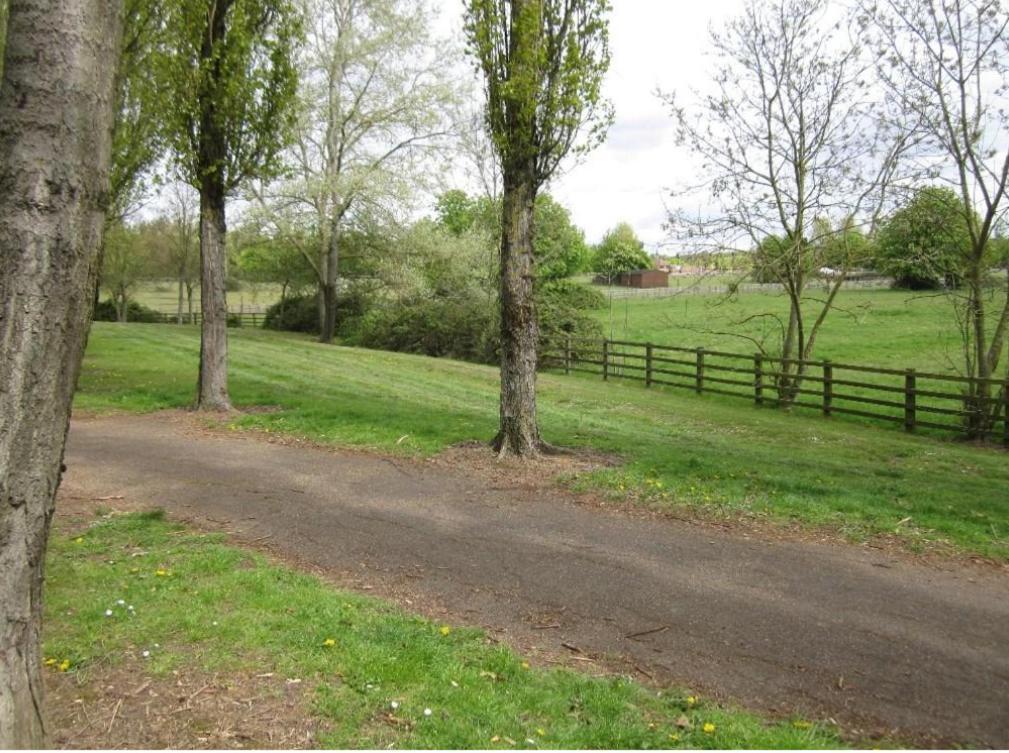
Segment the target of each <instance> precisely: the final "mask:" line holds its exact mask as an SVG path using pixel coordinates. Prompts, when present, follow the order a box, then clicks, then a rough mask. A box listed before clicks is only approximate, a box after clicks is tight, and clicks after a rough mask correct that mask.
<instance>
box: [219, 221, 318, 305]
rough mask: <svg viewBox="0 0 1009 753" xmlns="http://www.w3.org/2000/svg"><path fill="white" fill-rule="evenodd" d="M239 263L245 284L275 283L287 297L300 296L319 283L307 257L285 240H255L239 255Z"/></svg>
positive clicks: (238, 266)
mask: <svg viewBox="0 0 1009 753" xmlns="http://www.w3.org/2000/svg"><path fill="white" fill-rule="evenodd" d="M232 237H233V238H234V235H233V236H232ZM236 262H237V264H236V266H237V271H238V274H239V275H240V276H241V278H242V279H243V280H247V281H249V282H252V283H257V284H265V283H273V284H276V285H279V286H280V287H281V290H283V291H284V292H285V294H286V293H287V292H288V291H290V292H298V291H300V290H302V289H304V288H305V287H307V286H308V285H311V284H312V283H313V282H314V281H315V271H314V270H313V269H312V266H311V265H310V264H309V263H308V261H307V260H306V259H305V256H304V254H302V253H301V251H300V250H298V248H297V247H296V246H295V245H294V244H292V243H289V242H285V241H283V240H272V239H266V238H256V239H253V240H252V241H251V242H250V243H249V245H247V246H246V247H245V248H243V249H242V250H241V251H239V253H238V258H237V259H236Z"/></svg>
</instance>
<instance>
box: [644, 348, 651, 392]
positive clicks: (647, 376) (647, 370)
mask: <svg viewBox="0 0 1009 753" xmlns="http://www.w3.org/2000/svg"><path fill="white" fill-rule="evenodd" d="M651 386H652V344H651V343H647V344H646V345H645V387H651Z"/></svg>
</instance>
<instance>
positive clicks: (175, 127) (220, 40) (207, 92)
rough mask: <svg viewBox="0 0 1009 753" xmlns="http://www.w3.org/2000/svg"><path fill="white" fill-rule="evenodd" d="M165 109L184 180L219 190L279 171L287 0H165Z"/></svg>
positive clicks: (289, 52)
mask: <svg viewBox="0 0 1009 753" xmlns="http://www.w3.org/2000/svg"><path fill="white" fill-rule="evenodd" d="M163 13H164V14H165V28H166V29H167V30H168V39H167V44H168V47H169V49H170V50H171V54H170V55H165V56H163V59H161V60H160V61H159V64H160V65H161V66H162V70H161V75H160V81H161V82H162V85H163V86H164V87H165V89H164V92H163V97H164V100H163V101H164V108H163V113H162V115H163V117H164V119H165V128H166V133H167V137H168V139H169V141H170V143H171V145H172V146H173V147H174V150H175V159H176V162H177V163H178V164H179V166H180V167H181V168H182V172H183V174H184V176H185V178H186V180H188V181H189V182H190V183H191V184H192V185H193V186H194V187H196V188H200V186H201V184H202V183H204V182H205V181H210V182H211V183H212V184H213V185H216V186H219V187H220V188H221V190H223V191H224V192H225V193H229V192H231V191H233V190H234V189H235V188H237V187H238V186H239V185H240V184H241V183H242V182H243V181H245V180H247V179H249V178H254V177H255V178H267V177H270V176H272V175H275V174H276V173H277V171H278V170H279V167H280V165H279V160H278V156H279V154H280V151H281V150H282V149H283V148H284V146H286V145H287V143H289V140H290V136H291V130H292V128H293V126H294V123H295V119H296V113H295V110H294V108H293V104H294V101H295V94H296V92H297V83H298V77H297V70H296V68H295V66H294V62H293V56H294V48H295V45H296V44H297V42H298V41H299V39H300V38H301V33H302V29H301V19H300V16H299V14H298V11H297V9H296V7H295V4H294V2H293V0H165V1H164V3H163Z"/></svg>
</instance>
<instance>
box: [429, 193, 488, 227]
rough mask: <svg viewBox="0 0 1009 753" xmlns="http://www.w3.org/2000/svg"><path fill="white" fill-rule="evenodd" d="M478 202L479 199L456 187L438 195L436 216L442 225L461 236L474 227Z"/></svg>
mask: <svg viewBox="0 0 1009 753" xmlns="http://www.w3.org/2000/svg"><path fill="white" fill-rule="evenodd" d="M477 204H478V200H477V199H474V198H472V197H470V195H469V194H468V193H466V192H465V191H461V190H459V189H458V188H455V189H452V190H451V191H446V192H445V193H443V194H442V195H441V196H439V197H438V201H437V203H436V204H435V216H436V217H437V220H438V222H439V224H441V226H442V227H444V228H445V229H446V230H448V232H450V233H452V235H454V236H456V237H459V236H461V235H462V234H463V233H466V232H468V231H470V230H472V229H473V225H474V224H475V223H476V215H477Z"/></svg>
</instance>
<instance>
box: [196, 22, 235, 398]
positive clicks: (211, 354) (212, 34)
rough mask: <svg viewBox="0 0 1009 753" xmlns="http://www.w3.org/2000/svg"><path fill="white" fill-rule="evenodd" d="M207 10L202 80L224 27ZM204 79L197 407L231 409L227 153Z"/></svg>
mask: <svg viewBox="0 0 1009 753" xmlns="http://www.w3.org/2000/svg"><path fill="white" fill-rule="evenodd" d="M215 10H216V11H217V12H213V11H212V12H210V13H208V22H209V24H210V25H209V28H207V30H206V34H205V36H204V38H203V45H202V47H201V48H200V57H201V59H202V60H203V61H204V62H205V63H206V64H208V65H210V67H211V74H210V76H209V77H208V81H209V82H211V84H213V83H216V82H217V81H218V80H219V79H220V77H221V75H222V73H221V59H220V56H219V55H217V52H216V50H215V45H214V41H215V40H219V39H224V37H225V36H226V32H227V26H226V20H225V16H226V12H225V11H224V9H220V8H218V9H215ZM211 84H207V85H206V88H205V89H204V90H203V91H201V92H200V94H199V104H200V130H199V151H198V155H197V167H198V170H197V173H198V175H199V176H200V305H201V308H202V314H203V316H202V325H203V326H202V328H201V335H200V377H199V383H198V388H197V395H198V396H197V400H196V409H197V410H208V411H228V410H231V398H230V397H229V396H228V297H227V286H226V281H225V277H226V272H227V257H226V248H225V245H224V244H225V237H226V236H227V222H226V221H225V204H226V202H227V192H226V189H225V180H224V169H225V167H224V166H225V164H226V161H227V156H228V149H227V139H226V134H225V132H224V129H223V127H222V126H221V123H220V115H219V113H218V101H217V99H216V97H217V96H218V92H217V91H216V88H215V86H213V85H211Z"/></svg>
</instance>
